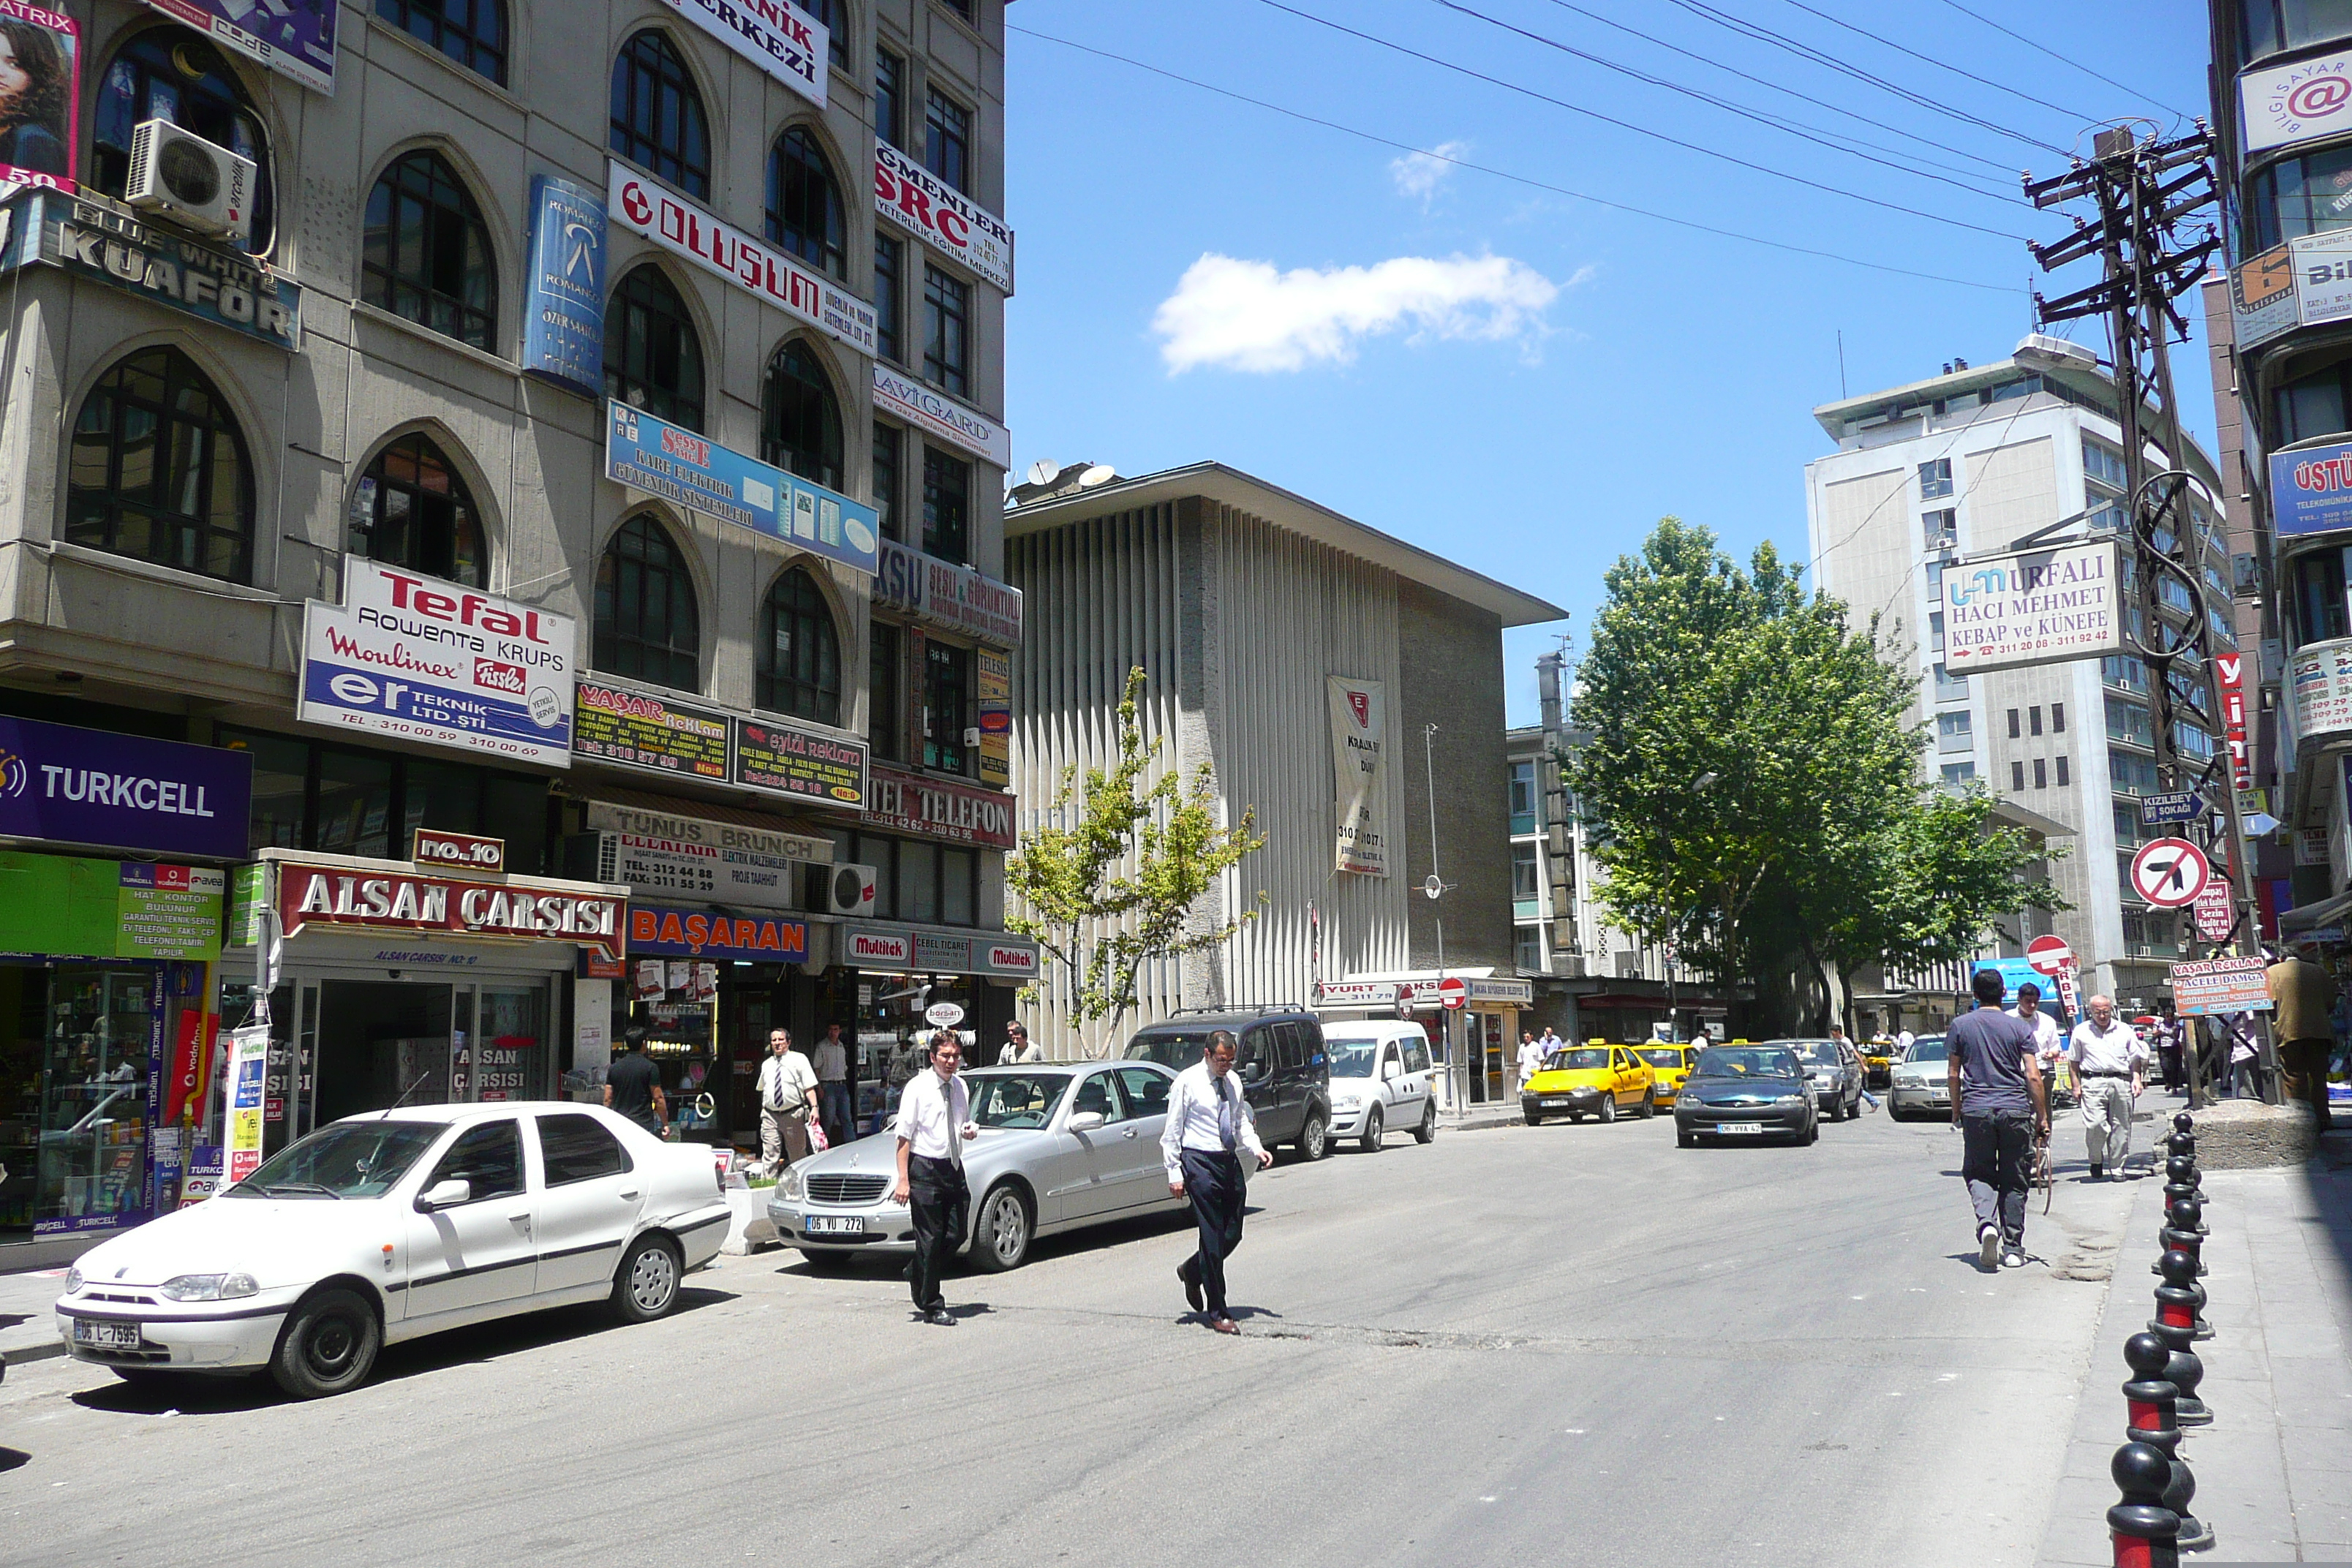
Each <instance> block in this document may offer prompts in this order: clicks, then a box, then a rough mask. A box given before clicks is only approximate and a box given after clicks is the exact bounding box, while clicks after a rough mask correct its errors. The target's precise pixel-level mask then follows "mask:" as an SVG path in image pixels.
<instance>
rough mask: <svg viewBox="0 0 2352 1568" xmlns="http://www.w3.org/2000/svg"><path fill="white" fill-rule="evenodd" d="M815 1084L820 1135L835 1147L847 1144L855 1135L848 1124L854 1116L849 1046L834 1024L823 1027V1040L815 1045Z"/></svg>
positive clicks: (839, 1027)
mask: <svg viewBox="0 0 2352 1568" xmlns="http://www.w3.org/2000/svg"><path fill="white" fill-rule="evenodd" d="M816 1081H817V1084H818V1087H819V1089H820V1092H821V1096H822V1097H821V1098H820V1099H819V1100H818V1101H817V1103H818V1105H819V1106H820V1107H821V1110H820V1111H819V1120H820V1121H822V1122H823V1124H824V1135H825V1137H826V1138H828V1139H830V1140H831V1141H833V1142H835V1143H843V1142H848V1139H849V1134H850V1133H851V1132H852V1131H856V1129H855V1128H854V1127H853V1126H852V1123H853V1122H854V1121H856V1112H855V1111H854V1110H852V1109H851V1107H850V1103H849V1046H848V1043H847V1042H846V1041H845V1040H844V1039H842V1037H841V1026H840V1025H839V1024H837V1023H835V1024H827V1025H826V1026H824V1038H823V1039H822V1040H819V1041H818V1042H817V1043H816Z"/></svg>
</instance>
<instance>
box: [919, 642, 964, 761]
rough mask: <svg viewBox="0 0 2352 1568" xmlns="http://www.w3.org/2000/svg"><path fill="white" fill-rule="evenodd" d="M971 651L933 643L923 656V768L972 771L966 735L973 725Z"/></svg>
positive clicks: (929, 643) (926, 646)
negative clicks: (969, 727) (965, 731)
mask: <svg viewBox="0 0 2352 1568" xmlns="http://www.w3.org/2000/svg"><path fill="white" fill-rule="evenodd" d="M970 693H971V649H970V648H968V647H955V646H954V645H953V644H951V643H943V642H939V641H937V640H932V641H929V642H928V643H926V645H925V647H924V653H923V766H925V767H927V768H930V769H934V770H936V771H937V772H940V773H970V772H971V749H970V748H969V747H967V746H966V745H965V744H964V743H963V732H964V730H965V728H966V727H967V726H969V725H970V724H971V699H970Z"/></svg>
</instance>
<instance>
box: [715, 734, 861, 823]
mask: <svg viewBox="0 0 2352 1568" xmlns="http://www.w3.org/2000/svg"><path fill="white" fill-rule="evenodd" d="M734 782H735V783H737V784H740V785H742V786H743V787H744V788H745V789H756V790H762V791H765V792H766V793H768V794H770V795H789V796H790V797H792V798H793V799H794V800H805V801H813V802H814V803H816V804H817V805H831V806H836V807H838V806H848V807H850V808H851V809H853V810H854V809H856V807H857V806H859V805H862V804H864V802H865V799H866V747H865V746H864V745H863V744H861V743H860V742H856V741H845V740H843V739H842V738H841V737H840V736H838V735H822V734H819V733H817V732H816V731H813V730H800V729H795V728H793V726H792V725H790V724H772V723H769V722H768V721H765V720H754V719H738V720H736V721H735V767H734Z"/></svg>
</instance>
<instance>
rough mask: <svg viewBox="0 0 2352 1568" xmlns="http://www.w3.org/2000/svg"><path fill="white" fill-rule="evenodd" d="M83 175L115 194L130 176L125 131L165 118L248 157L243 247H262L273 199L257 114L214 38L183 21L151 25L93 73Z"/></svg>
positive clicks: (259, 251) (272, 217)
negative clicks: (248, 228) (249, 216)
mask: <svg viewBox="0 0 2352 1568" xmlns="http://www.w3.org/2000/svg"><path fill="white" fill-rule="evenodd" d="M96 107H97V114H98V124H97V127H96V133H95V134H94V135H93V137H92V138H91V143H92V144H91V147H90V170H89V183H90V184H93V185H95V186H97V187H98V188H99V189H100V190H101V191H103V192H105V193H106V194H107V195H110V196H116V197H120V196H121V195H123V193H124V192H125V191H126V190H128V189H129V188H130V184H131V132H132V131H133V130H134V129H136V128H137V126H138V125H139V122H140V121H143V120H168V121H171V122H172V123H173V124H174V125H176V126H178V127H179V128H180V129H181V130H183V131H185V132H188V133H189V134H191V135H194V136H201V137H203V138H204V139H205V141H207V142H212V143H213V144H214V145H215V146H220V147H226V148H227V149H228V150H229V151H230V152H232V153H236V155H237V156H238V157H240V158H250V159H252V160H253V162H254V165H255V167H256V168H257V170H258V173H257V174H256V176H255V179H254V193H253V233H252V234H251V236H249V237H247V240H246V242H245V247H246V249H247V250H249V251H251V252H252V253H253V254H254V255H256V256H261V255H265V254H267V253H268V249H269V243H270V239H271V237H272V229H273V228H274V226H275V209H276V206H277V203H276V200H275V195H274V193H273V191H272V189H271V181H270V177H269V174H270V171H269V143H268V139H267V138H266V137H264V136H263V134H262V129H261V117H260V115H259V114H257V113H256V112H255V110H254V108H253V105H252V103H251V102H250V101H248V100H247V98H246V96H245V89H243V88H242V87H240V86H239V85H237V80H236V77H235V76H234V75H233V74H232V73H231V72H230V70H229V68H228V67H227V65H226V63H224V62H223V61H222V59H221V57H220V54H219V52H218V51H217V50H215V48H214V47H213V46H212V45H211V44H210V43H208V42H206V41H205V39H204V38H202V37H198V36H197V35H196V34H194V33H192V32H190V31H189V30H188V29H187V28H185V27H150V28H149V29H147V30H146V31H145V32H143V33H141V34H140V35H139V36H138V37H135V38H132V39H131V41H130V42H129V43H127V44H125V45H123V46H122V47H121V48H120V49H118V50H116V51H115V55H114V58H113V59H112V60H111V61H110V63H109V64H108V66H107V68H106V75H105V76H104V77H103V78H101V79H100V82H99V89H98V102H97V106H96Z"/></svg>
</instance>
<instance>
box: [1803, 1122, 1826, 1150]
mask: <svg viewBox="0 0 2352 1568" xmlns="http://www.w3.org/2000/svg"><path fill="white" fill-rule="evenodd" d="M1821 1141H1822V1119H1821V1118H1820V1117H1818V1116H1816V1117H1814V1118H1813V1120H1812V1121H1811V1123H1810V1124H1808V1125H1807V1126H1806V1128H1805V1137H1804V1142H1808V1143H1818V1142H1821Z"/></svg>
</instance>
